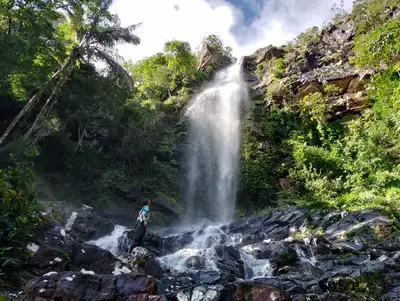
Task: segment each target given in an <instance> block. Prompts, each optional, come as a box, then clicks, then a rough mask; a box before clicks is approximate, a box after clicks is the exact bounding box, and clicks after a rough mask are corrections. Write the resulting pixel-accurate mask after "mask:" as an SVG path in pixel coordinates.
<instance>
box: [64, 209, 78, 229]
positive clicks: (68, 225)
mask: <svg viewBox="0 0 400 301" xmlns="http://www.w3.org/2000/svg"><path fill="white" fill-rule="evenodd" d="M77 216H78V212H76V211H73V212H72V214H71V216H70V217H69V219H68V220H67V223H66V224H65V229H67V230H71V229H72V226H73V225H74V223H75V220H76V217H77Z"/></svg>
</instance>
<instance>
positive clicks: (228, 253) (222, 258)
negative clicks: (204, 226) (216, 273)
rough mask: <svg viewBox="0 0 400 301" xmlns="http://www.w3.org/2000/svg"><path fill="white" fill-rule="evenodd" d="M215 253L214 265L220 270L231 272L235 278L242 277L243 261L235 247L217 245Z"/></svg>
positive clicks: (243, 272) (243, 271)
mask: <svg viewBox="0 0 400 301" xmlns="http://www.w3.org/2000/svg"><path fill="white" fill-rule="evenodd" d="M215 255H216V258H217V261H216V265H217V267H218V268H219V269H220V270H222V271H226V272H228V273H231V274H232V275H235V277H236V278H242V279H243V278H244V274H245V270H244V263H243V261H242V260H241V257H240V253H239V251H238V250H237V249H236V248H234V247H232V246H217V247H216V248H215Z"/></svg>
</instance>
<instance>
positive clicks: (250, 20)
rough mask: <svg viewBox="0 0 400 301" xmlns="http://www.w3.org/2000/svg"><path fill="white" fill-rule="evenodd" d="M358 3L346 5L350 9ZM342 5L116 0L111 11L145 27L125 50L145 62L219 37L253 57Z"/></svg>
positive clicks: (302, 0) (320, 0)
mask: <svg viewBox="0 0 400 301" xmlns="http://www.w3.org/2000/svg"><path fill="white" fill-rule="evenodd" d="M352 1H353V0H344V8H345V9H350V7H351V4H352ZM339 2H340V0H115V1H114V3H113V5H112V7H111V11H112V12H113V13H116V14H118V15H119V17H120V19H121V25H122V26H128V25H132V24H137V23H142V24H141V26H139V28H138V29H137V30H136V34H137V35H138V36H139V37H140V38H141V43H140V45H139V46H132V45H121V46H118V52H119V54H120V55H122V56H123V57H124V59H125V60H132V61H133V62H136V61H139V60H141V59H143V58H145V57H148V56H151V55H154V54H155V53H157V52H160V51H162V49H163V47H164V43H165V42H167V41H171V40H174V39H177V40H181V41H187V42H189V43H190V45H191V46H192V49H193V50H195V49H196V48H197V47H198V46H199V45H200V43H201V40H202V39H203V38H204V37H206V36H208V35H210V34H216V35H219V36H220V37H221V39H222V40H223V41H224V44H225V45H226V46H231V47H232V48H233V55H234V56H235V57H240V56H243V55H250V54H252V53H254V51H256V50H257V49H259V48H262V47H265V46H267V45H270V44H272V45H277V46H280V45H283V44H285V43H287V42H288V41H290V40H291V39H293V38H294V37H296V36H297V35H298V34H299V33H301V32H303V31H304V30H306V29H307V28H310V27H312V26H321V25H322V24H323V23H324V21H327V20H329V19H330V17H331V16H332V12H331V8H332V6H333V5H334V4H335V3H339Z"/></svg>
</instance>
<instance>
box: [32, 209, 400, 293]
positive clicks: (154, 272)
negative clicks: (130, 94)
mask: <svg viewBox="0 0 400 301" xmlns="http://www.w3.org/2000/svg"><path fill="white" fill-rule="evenodd" d="M88 222H89V223H90V222H91V220H88ZM115 228H116V229H117V227H115ZM391 229H392V222H391V219H390V218H388V217H386V216H385V215H383V214H382V213H381V212H380V211H378V210H365V211H363V212H352V213H351V212H346V211H338V210H309V209H305V208H300V207H288V208H284V209H281V210H275V211H271V212H269V213H267V214H265V215H261V216H255V217H251V218H243V219H239V220H236V221H233V222H231V223H229V224H226V225H222V226H213V225H207V224H206V225H205V226H204V227H200V228H199V229H197V230H196V229H195V230H193V229H190V230H188V231H185V230H182V229H181V230H176V229H167V230H165V231H163V232H159V233H151V232H149V233H148V235H146V239H145V242H144V247H137V248H135V249H134V250H133V252H132V254H130V255H129V256H127V253H126V250H124V247H128V246H129V243H130V239H129V236H130V235H131V234H132V230H128V229H124V228H122V229H120V230H119V231H115V230H114V231H113V232H112V233H111V234H109V235H108V236H105V237H103V238H100V239H99V240H97V241H91V242H90V244H88V243H85V242H84V241H82V240H81V239H80V238H79V237H77V236H75V235H73V234H71V233H70V232H69V231H68V230H65V229H64V228H63V227H61V226H59V225H52V226H49V227H48V228H46V229H42V231H41V232H40V233H41V236H40V235H38V236H37V237H38V242H37V245H36V247H35V246H33V245H31V246H30V247H29V248H30V249H31V250H33V251H32V253H33V256H32V261H31V263H30V264H31V265H32V266H35V267H36V269H37V274H38V275H39V276H38V277H37V278H35V279H33V280H32V281H31V282H30V283H29V284H28V286H27V292H28V296H29V298H28V299H29V300H163V301H164V300H189V301H201V300H215V301H217V300H220V301H223V300H232V301H240V300H254V301H258V300H260V301H261V300H298V301H302V300H384V301H389V300H399V299H398V292H399V290H400V276H399V275H400V264H399V262H400V261H399V259H400V235H399V234H396V233H392V232H391ZM165 233H168V234H165ZM113 235H114V236H113ZM118 235H119V236H118ZM106 239H107V240H110V241H112V240H113V241H114V243H113V244H111V243H109V244H103V246H106V248H107V246H108V247H109V248H110V249H112V250H113V252H109V251H108V250H104V249H101V248H99V247H98V246H96V245H95V243H99V241H100V240H102V241H103V243H104V241H105V240H106ZM53 257H54V258H53ZM55 258H59V259H60V260H61V261H60V260H55ZM47 261H48V264H47ZM50 261H52V264H50ZM43 274H44V275H43ZM40 275H43V276H40ZM360 296H362V298H363V299H360V298H361V297H360ZM368 298H369V299H368Z"/></svg>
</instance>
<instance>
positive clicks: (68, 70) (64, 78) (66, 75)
mask: <svg viewBox="0 0 400 301" xmlns="http://www.w3.org/2000/svg"><path fill="white" fill-rule="evenodd" d="M73 66H74V64H70V65H69V66H68V68H66V70H65V72H64V74H62V75H61V78H60V79H59V80H58V81H57V82H56V85H55V87H54V88H53V91H52V92H51V94H50V96H49V98H47V100H46V102H45V103H44V105H43V107H42V109H41V110H40V112H39V114H38V116H37V117H36V119H35V121H34V122H33V124H32V126H31V127H30V129H29V130H28V132H27V133H26V134H25V139H27V138H29V136H30V135H31V134H32V133H33V131H34V130H36V128H37V125H38V123H39V121H40V119H41V118H42V117H43V116H44V115H45V114H46V113H47V112H49V111H50V110H51V108H52V107H53V104H54V101H53V102H52V100H53V98H54V96H55V94H56V93H57V92H58V91H59V90H60V88H61V87H62V86H63V85H64V84H65V83H66V82H67V80H68V78H69V77H70V75H71V73H72V69H73ZM49 104H51V105H50V106H49V107H48V105H49Z"/></svg>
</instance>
